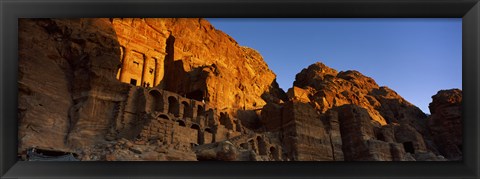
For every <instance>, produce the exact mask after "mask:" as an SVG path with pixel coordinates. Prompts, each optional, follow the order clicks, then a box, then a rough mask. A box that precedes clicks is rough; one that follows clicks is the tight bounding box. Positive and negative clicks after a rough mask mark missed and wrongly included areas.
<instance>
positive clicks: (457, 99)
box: [428, 89, 463, 160]
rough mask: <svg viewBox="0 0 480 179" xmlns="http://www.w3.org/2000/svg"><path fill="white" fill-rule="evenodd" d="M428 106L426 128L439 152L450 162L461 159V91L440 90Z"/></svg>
mask: <svg viewBox="0 0 480 179" xmlns="http://www.w3.org/2000/svg"><path fill="white" fill-rule="evenodd" d="M432 99H433V101H432V102H431V103H430V105H429V106H428V107H429V108H430V112H431V113H432V115H431V116H430V117H429V118H428V128H429V129H430V132H431V134H432V136H433V139H434V141H435V143H436V144H437V145H438V148H439V151H440V152H441V153H442V155H444V156H445V157H446V158H448V159H450V160H461V159H462V139H463V137H462V132H463V130H462V91H461V90H459V89H451V90H440V91H439V92H438V93H437V94H436V95H434V96H432Z"/></svg>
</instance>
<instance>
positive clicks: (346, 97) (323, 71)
mask: <svg viewBox="0 0 480 179" xmlns="http://www.w3.org/2000/svg"><path fill="white" fill-rule="evenodd" d="M296 87H299V88H301V89H297V88H296ZM300 93H304V95H302V96H305V97H306V98H305V99H308V100H307V101H306V102H309V103H311V104H312V105H314V107H315V108H316V109H318V110H320V112H325V111H327V110H328V109H331V108H333V107H338V106H342V105H345V104H355V105H358V106H361V107H363V108H365V109H367V112H368V113H369V114H370V117H372V118H373V119H374V120H375V121H377V122H379V123H380V124H381V125H385V124H387V123H392V122H396V123H399V122H412V121H419V120H424V119H425V118H426V115H425V114H424V113H423V112H422V111H421V110H420V109H419V108H417V107H416V106H414V105H412V104H411V103H409V102H408V101H406V100H405V99H403V98H402V97H401V96H399V95H398V94H397V93H396V92H395V91H393V90H391V89H389V88H388V87H385V86H382V87H380V86H378V85H377V84H376V83H375V81H374V80H373V79H372V78H370V77H366V76H364V75H363V74H361V73H360V72H358V71H345V72H340V73H338V72H337V71H336V70H335V69H331V68H329V67H327V66H326V65H324V64H322V63H315V64H312V65H310V66H309V67H308V68H305V69H303V70H302V71H301V72H300V73H299V74H297V76H296V79H295V82H294V87H293V89H291V90H289V94H290V98H293V97H295V96H298V95H301V94H300Z"/></svg>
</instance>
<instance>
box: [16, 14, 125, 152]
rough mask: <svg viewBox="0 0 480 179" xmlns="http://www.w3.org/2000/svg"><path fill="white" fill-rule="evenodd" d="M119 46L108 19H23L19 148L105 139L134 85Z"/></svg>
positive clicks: (57, 146)
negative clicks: (121, 75)
mask: <svg viewBox="0 0 480 179" xmlns="http://www.w3.org/2000/svg"><path fill="white" fill-rule="evenodd" d="M118 47H119V44H118V42H117V41H116V35H115V31H114V30H113V29H112V28H111V25H110V22H109V21H108V19H78V20H51V19H22V20H20V21H19V80H18V83H19V149H22V150H23V149H25V148H26V147H31V146H39V147H44V148H55V149H65V150H69V149H71V146H79V145H80V146H81V145H83V144H84V143H91V142H94V141H95V140H102V138H98V135H104V134H105V132H106V129H108V128H110V126H111V122H112V121H113V120H112V119H113V118H114V117H115V116H114V115H115V114H114V113H112V111H114V110H115V108H116V106H117V104H118V102H120V101H122V100H124V99H125V97H124V96H123V95H122V93H123V92H126V91H127V90H128V85H127V84H122V83H120V82H118V81H117V80H115V73H116V70H117V66H118V64H119V61H118V59H119V58H120V57H119V54H120V53H119V51H118V49H119V48H118ZM85 139H89V140H92V141H86V140H85Z"/></svg>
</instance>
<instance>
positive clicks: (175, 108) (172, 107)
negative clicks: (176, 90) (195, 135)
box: [168, 96, 180, 117]
mask: <svg viewBox="0 0 480 179" xmlns="http://www.w3.org/2000/svg"><path fill="white" fill-rule="evenodd" d="M168 113H170V114H173V115H174V116H175V117H179V116H180V115H179V103H178V100H177V98H175V97H173V96H170V97H168Z"/></svg>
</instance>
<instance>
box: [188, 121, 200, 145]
mask: <svg viewBox="0 0 480 179" xmlns="http://www.w3.org/2000/svg"><path fill="white" fill-rule="evenodd" d="M190 128H191V129H195V130H196V131H197V143H198V144H203V141H202V140H203V136H202V135H201V134H202V133H200V126H199V125H198V124H192V126H191V127H190Z"/></svg>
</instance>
